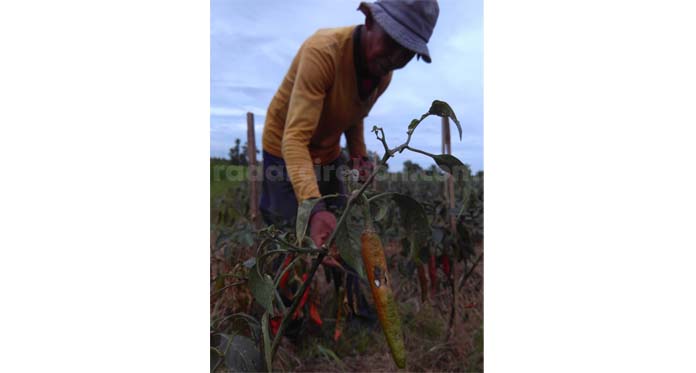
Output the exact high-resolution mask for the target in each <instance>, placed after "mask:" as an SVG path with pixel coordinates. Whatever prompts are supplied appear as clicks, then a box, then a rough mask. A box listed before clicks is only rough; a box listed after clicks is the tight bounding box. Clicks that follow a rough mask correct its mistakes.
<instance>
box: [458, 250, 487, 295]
mask: <svg viewBox="0 0 696 373" xmlns="http://www.w3.org/2000/svg"><path fill="white" fill-rule="evenodd" d="M481 259H483V254H480V255H479V256H478V258H476V260H475V261H474V263H473V264H472V265H471V268H469V271H468V272H467V273H466V274H465V275H464V276H462V279H461V280H459V288H460V289H461V288H463V287H464V282H466V280H467V279H468V278H469V276H471V274H472V273H474V269H475V268H476V266H477V265H478V264H479V263H480V262H481Z"/></svg>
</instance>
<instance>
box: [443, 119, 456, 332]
mask: <svg viewBox="0 0 696 373" xmlns="http://www.w3.org/2000/svg"><path fill="white" fill-rule="evenodd" d="M450 140H451V138H450V125H449V118H448V117H443V118H442V152H443V153H444V154H452V143H451V142H450ZM445 199H446V201H447V207H448V216H449V218H450V230H451V232H452V234H454V235H456V234H457V220H456V218H455V216H454V214H453V211H454V177H453V175H450V174H445ZM452 259H453V260H452V265H451V267H450V268H451V269H450V276H449V277H450V278H449V279H448V280H449V282H450V285H451V286H452V309H451V310H450V320H449V331H448V333H447V339H449V338H450V337H451V336H452V335H453V333H452V332H453V330H454V326H455V323H456V313H457V286H456V284H455V282H454V279H456V278H457V276H456V270H457V261H456V258H452Z"/></svg>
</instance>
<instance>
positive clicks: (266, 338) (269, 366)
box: [261, 312, 273, 372]
mask: <svg viewBox="0 0 696 373" xmlns="http://www.w3.org/2000/svg"><path fill="white" fill-rule="evenodd" d="M268 323H269V314H268V312H264V314H263V317H262V318H261V331H262V332H263V352H264V355H265V357H266V370H267V371H269V372H270V371H272V370H273V360H272V356H271V352H272V351H271V349H272V347H273V345H272V344H271V335H270V332H269V325H268Z"/></svg>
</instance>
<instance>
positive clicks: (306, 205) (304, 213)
mask: <svg viewBox="0 0 696 373" xmlns="http://www.w3.org/2000/svg"><path fill="white" fill-rule="evenodd" d="M338 196H339V194H328V195H325V196H321V198H311V199H306V200H304V201H302V203H301V204H300V205H299V206H298V207H297V221H296V223H295V235H296V236H297V244H298V245H302V240H303V239H304V236H305V233H306V232H307V226H308V225H309V218H310V217H311V214H312V210H313V209H314V206H316V205H317V203H319V202H320V201H322V200H324V199H326V198H334V197H338Z"/></svg>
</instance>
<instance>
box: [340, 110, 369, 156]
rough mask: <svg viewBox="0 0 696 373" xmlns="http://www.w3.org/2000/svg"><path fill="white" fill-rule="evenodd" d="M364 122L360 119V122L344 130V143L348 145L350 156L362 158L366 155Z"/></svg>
mask: <svg viewBox="0 0 696 373" xmlns="http://www.w3.org/2000/svg"><path fill="white" fill-rule="evenodd" d="M364 126H365V125H364V122H363V120H362V119H360V122H359V123H358V124H356V125H354V126H352V127H350V128H348V130H346V132H345V135H346V145H348V152H349V153H350V157H351V158H362V157H365V156H367V149H366V147H365V134H364V130H365V129H364Z"/></svg>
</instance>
